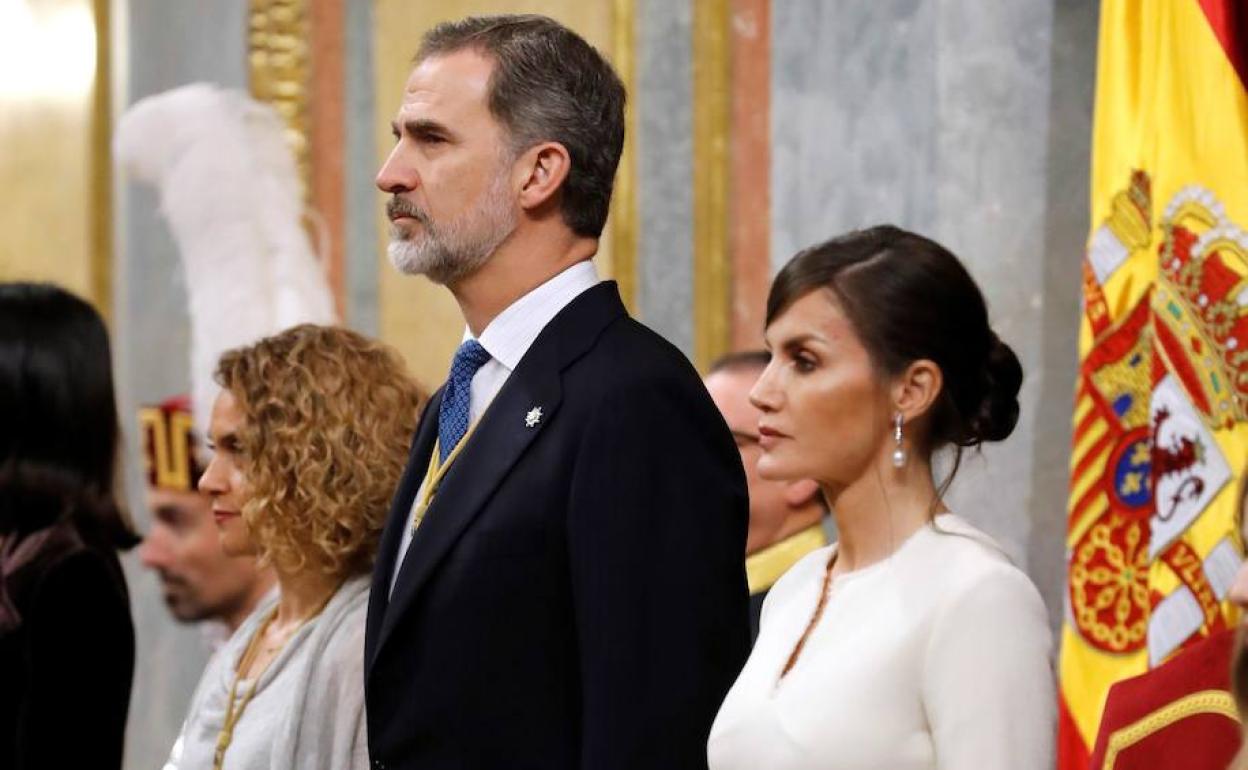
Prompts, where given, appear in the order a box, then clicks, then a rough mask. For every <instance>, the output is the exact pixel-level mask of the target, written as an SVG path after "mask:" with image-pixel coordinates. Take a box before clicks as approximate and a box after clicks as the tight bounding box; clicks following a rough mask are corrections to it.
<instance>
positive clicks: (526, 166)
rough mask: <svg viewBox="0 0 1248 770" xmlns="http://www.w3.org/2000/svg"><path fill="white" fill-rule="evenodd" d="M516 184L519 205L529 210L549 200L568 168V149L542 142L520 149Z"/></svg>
mask: <svg viewBox="0 0 1248 770" xmlns="http://www.w3.org/2000/svg"><path fill="white" fill-rule="evenodd" d="M516 168H517V169H518V173H520V174H521V176H522V179H521V183H520V207H521V208H523V209H526V210H532V209H536V208H539V207H540V206H542V205H544V204H545V203H546V202H547V201H549V200H551V199H552V198H553V197H554V196H555V193H556V192H558V190H559V188H560V187H562V186H563V183H564V182H565V181H566V180H567V178H568V173H569V172H571V170H572V158H571V156H569V155H568V148H566V147H564V146H563V145H562V144H560V143H559V142H543V143H542V144H538V145H534V146H533V147H530V148H529V149H528V150H526V151H525V152H524V154H523V155H521V156H520V158H519V159H518V160H517V162H516Z"/></svg>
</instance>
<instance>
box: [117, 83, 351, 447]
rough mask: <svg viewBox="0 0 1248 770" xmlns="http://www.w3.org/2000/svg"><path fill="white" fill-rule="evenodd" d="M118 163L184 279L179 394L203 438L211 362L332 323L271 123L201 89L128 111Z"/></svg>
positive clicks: (283, 146) (241, 100)
mask: <svg viewBox="0 0 1248 770" xmlns="http://www.w3.org/2000/svg"><path fill="white" fill-rule="evenodd" d="M115 152H116V155H117V158H118V160H119V161H120V163H121V164H122V166H123V168H125V169H126V170H127V171H128V172H129V173H131V174H133V175H134V176H135V177H136V178H137V179H139V180H141V181H144V182H147V183H149V184H152V185H153V186H155V187H156V188H157V191H158V192H159V194H160V209H161V213H162V214H163V215H164V217H165V220H166V221H167V222H168V224H169V228H170V230H171V231H172V233H173V238H174V241H175V242H176V243H177V246H178V253H179V255H180V257H181V261H182V265H183V267H184V270H185V275H186V286H187V293H188V295H189V300H190V315H191V361H190V363H191V396H192V401H193V410H194V415H195V423H196V425H197V427H198V428H199V429H200V431H201V432H202V431H204V430H205V428H206V426H207V423H208V416H209V414H210V412H211V408H212V401H213V399H214V398H215V397H216V391H217V385H216V383H215V382H213V380H212V372H213V370H214V369H215V368H216V364H217V360H218V359H219V358H220V356H221V354H222V353H223V352H224V351H226V350H228V349H230V348H234V347H238V346H240V345H247V344H250V343H252V342H255V341H256V340H258V339H260V338H261V337H264V336H267V335H270V334H274V333H276V332H278V331H281V330H283V329H286V328H289V327H291V326H294V325H296V324H299V323H324V324H330V323H335V322H336V318H335V313H334V305H333V299H332V297H331V295H330V291H329V285H328V282H327V280H326V277H325V271H324V269H323V268H322V266H321V264H320V262H319V261H318V260H317V258H316V255H315V254H314V252H313V250H312V246H311V244H310V243H309V241H308V237H307V234H306V233H305V232H304V229H303V227H302V226H301V224H300V218H301V214H302V211H303V203H302V200H301V196H300V186H299V175H298V171H297V168H296V165H295V160H294V156H293V154H292V153H291V151H290V148H289V146H288V144H287V142H286V138H285V136H284V135H283V126H282V121H281V118H280V117H279V116H278V114H277V112H276V111H274V110H273V109H272V108H271V107H269V106H267V105H264V104H261V103H259V102H256V101H255V100H253V99H251V98H250V97H249V96H247V95H246V94H243V93H241V92H238V91H232V90H226V89H222V88H219V87H217V86H214V85H211V84H208V83H195V84H192V85H188V86H182V87H180V88H176V89H173V90H171V91H166V92H164V93H161V94H156V95H155V96H150V97H148V98H146V99H143V100H141V101H139V102H137V103H135V104H134V105H133V106H132V107H130V109H128V110H127V111H126V113H125V114H124V115H123V116H122V118H121V121H120V123H119V125H118V127H117V138H116V145H115Z"/></svg>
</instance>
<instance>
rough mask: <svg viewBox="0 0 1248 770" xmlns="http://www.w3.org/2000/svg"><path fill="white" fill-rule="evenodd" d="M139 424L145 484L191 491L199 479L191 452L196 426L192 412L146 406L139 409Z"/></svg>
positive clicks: (159, 487)
mask: <svg viewBox="0 0 1248 770" xmlns="http://www.w3.org/2000/svg"><path fill="white" fill-rule="evenodd" d="M139 426H140V428H141V436H140V439H141V441H142V443H143V465H144V470H145V471H146V475H147V481H148V484H150V485H151V486H153V487H156V488H158V489H172V490H177V491H183V492H185V491H194V490H195V485H196V484H197V483H198V482H199V479H198V478H196V471H197V468H196V464H195V463H194V458H193V457H192V456H191V452H192V446H193V444H194V438H193V434H194V430H195V425H194V421H193V420H192V419H191V413H190V412H186V411H180V410H169V411H166V410H165V409H162V408H161V407H158V406H153V407H146V408H144V409H140V410H139Z"/></svg>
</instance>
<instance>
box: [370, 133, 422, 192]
mask: <svg viewBox="0 0 1248 770" xmlns="http://www.w3.org/2000/svg"><path fill="white" fill-rule="evenodd" d="M376 183H377V189H379V190H381V191H382V192H384V193H390V194H391V195H394V194H395V193H402V192H409V191H411V190H414V189H415V188H416V184H417V182H416V173H415V170H414V169H412V168H411V167H410V164H408V163H406V161H405V158H404V157H403V152H402V147H401V145H395V148H394V149H393V150H391V151H390V155H389V157H387V158H386V162H385V163H382V164H381V168H380V169H379V170H378V171H377V179H376Z"/></svg>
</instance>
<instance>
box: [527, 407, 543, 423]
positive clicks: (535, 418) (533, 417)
mask: <svg viewBox="0 0 1248 770" xmlns="http://www.w3.org/2000/svg"><path fill="white" fill-rule="evenodd" d="M541 421H542V408H541V407H540V406H535V407H533V408H532V409H530V410H529V413H528V414H526V415H525V416H524V427H526V428H533V427H536V426H537V424H538V423H539V422H541Z"/></svg>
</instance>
